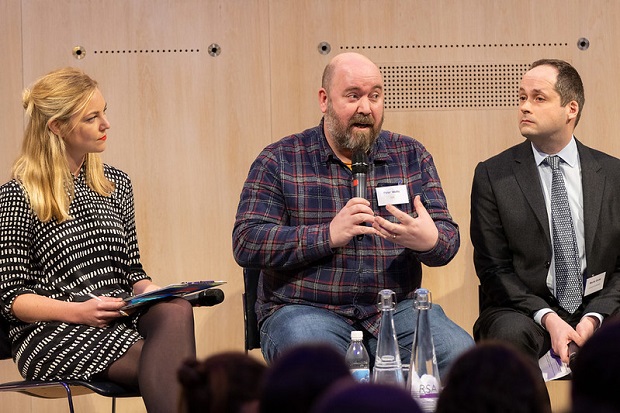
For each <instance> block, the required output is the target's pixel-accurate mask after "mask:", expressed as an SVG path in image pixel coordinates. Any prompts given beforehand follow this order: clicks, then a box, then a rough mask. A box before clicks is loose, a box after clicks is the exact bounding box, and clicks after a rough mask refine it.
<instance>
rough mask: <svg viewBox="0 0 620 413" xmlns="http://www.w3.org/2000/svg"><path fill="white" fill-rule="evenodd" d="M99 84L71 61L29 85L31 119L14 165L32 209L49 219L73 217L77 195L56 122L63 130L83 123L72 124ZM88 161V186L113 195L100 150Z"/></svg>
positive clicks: (26, 105) (27, 107) (27, 101)
mask: <svg viewBox="0 0 620 413" xmlns="http://www.w3.org/2000/svg"><path fill="white" fill-rule="evenodd" d="M96 89H97V82H96V81H95V80H93V79H91V78H90V77H89V76H88V75H86V74H85V73H84V72H82V71H81V70H79V69H74V68H70V67H69V68H64V69H59V70H56V71H54V72H51V73H48V74H47V75H45V76H43V77H42V78H41V79H39V80H37V81H36V82H35V83H34V85H33V86H32V87H31V88H30V89H25V90H24V93H23V97H22V101H23V105H24V109H25V110H26V116H27V124H26V130H25V131H24V141H23V143H22V151H21V155H20V157H19V158H18V159H17V161H16V162H15V165H13V177H14V178H15V179H17V180H18V181H19V182H20V183H21V184H22V185H23V187H24V188H25V190H26V193H27V194H28V198H29V201H30V206H31V208H32V210H33V211H34V213H35V214H36V215H37V217H38V218H39V219H40V220H41V221H43V222H47V221H50V220H51V219H53V218H55V219H56V220H57V221H58V222H64V221H66V220H68V219H70V218H71V216H70V215H69V206H70V204H71V200H72V199H73V197H74V185H73V176H72V175H71V171H70V170H69V164H68V161H67V158H66V153H65V151H66V149H65V143H64V140H63V139H62V137H61V136H59V135H57V134H56V133H54V132H53V131H52V130H51V129H50V125H51V124H52V122H56V124H57V125H58V130H59V131H61V133H62V134H66V133H69V132H71V131H72V130H73V128H74V127H75V126H76V125H77V122H74V123H73V124H71V119H72V117H73V116H75V115H81V114H82V113H83V112H84V111H85V110H86V107H87V105H88V103H89V102H90V99H91V98H92V96H93V94H94V93H95V90H96ZM84 166H85V173H86V183H87V184H88V186H89V187H90V188H91V189H92V190H93V191H95V192H97V193H98V194H100V195H103V196H109V195H110V194H111V193H112V191H113V190H114V184H113V183H112V182H110V181H109V180H108V179H107V178H106V177H105V175H104V173H103V163H102V161H101V158H100V157H99V155H97V154H95V153H89V154H87V155H86V158H85V159H84Z"/></svg>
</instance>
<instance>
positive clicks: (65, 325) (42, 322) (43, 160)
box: [0, 68, 195, 412]
mask: <svg viewBox="0 0 620 413" xmlns="http://www.w3.org/2000/svg"><path fill="white" fill-rule="evenodd" d="M23 104H24V108H25V110H26V115H27V117H28V120H27V126H26V130H25V133H24V141H23V147H22V153H21V155H20V157H19V158H18V159H17V161H16V162H15V165H14V167H13V179H12V180H11V181H9V182H8V183H6V184H4V185H2V186H1V187H0V311H1V313H2V316H3V317H5V318H6V319H7V320H8V322H9V323H10V326H11V329H10V337H11V340H12V350H13V356H14V359H15V361H16V363H17V366H18V368H19V370H20V373H21V374H22V376H24V377H25V378H28V379H39V380H50V379H59V378H64V379H73V378H75V379H87V380H88V379H91V378H105V379H108V380H111V381H114V382H117V383H119V384H122V385H125V386H127V387H133V388H138V387H139V389H140V392H141V394H142V397H143V399H144V402H145V405H146V407H147V409H148V411H149V412H157V411H161V412H171V411H175V410H176V406H177V402H178V393H179V391H178V388H177V389H176V391H174V389H173V388H172V387H171V386H174V383H176V370H177V369H178V367H179V366H180V365H181V362H182V360H184V359H186V358H188V357H195V340H194V321H193V313H192V308H191V305H190V304H189V303H188V302H187V301H185V300H182V299H178V300H173V301H168V302H164V303H160V304H156V305H154V306H151V307H148V308H147V309H145V310H142V311H137V312H135V313H133V314H130V315H126V314H125V313H123V312H122V311H121V307H122V306H123V302H122V298H123V297H127V296H129V295H131V294H139V293H142V292H146V291H150V290H153V289H155V288H158V287H157V286H156V285H155V284H153V283H152V282H151V279H150V277H149V276H148V275H147V274H146V273H145V271H144V270H143V268H142V265H141V263H140V253H139V250H138V242H137V237H136V228H135V223H134V201H133V191H132V186H131V182H130V180H129V177H128V176H127V175H126V174H125V173H123V172H122V171H120V170H118V169H115V168H113V167H111V166H108V165H106V164H103V163H102V161H101V160H100V158H99V155H98V154H99V153H101V152H103V151H104V150H105V148H106V145H107V139H108V134H107V132H108V129H109V128H110V123H109V121H108V118H107V115H106V107H107V105H106V101H105V99H104V97H103V95H102V94H101V91H100V90H99V87H98V85H97V82H96V81H94V80H93V79H91V78H90V77H89V76H87V75H86V74H85V73H83V72H82V71H80V70H77V69H73V68H65V69H60V70H57V71H54V72H52V73H49V74H48V75H46V76H44V77H42V78H41V79H39V80H38V81H37V82H36V83H35V84H34V85H33V86H32V88H31V89H26V90H25V91H24V95H23ZM170 338H173V340H170Z"/></svg>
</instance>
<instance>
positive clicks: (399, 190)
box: [377, 185, 409, 206]
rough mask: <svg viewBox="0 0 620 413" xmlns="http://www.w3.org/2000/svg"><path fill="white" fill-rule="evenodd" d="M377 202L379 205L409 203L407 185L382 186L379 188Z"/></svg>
mask: <svg viewBox="0 0 620 413" xmlns="http://www.w3.org/2000/svg"><path fill="white" fill-rule="evenodd" d="M377 203H378V204H379V206H386V205H388V204H391V205H401V204H408V203H409V194H408V193H407V186H406V185H394V186H381V187H379V188H377Z"/></svg>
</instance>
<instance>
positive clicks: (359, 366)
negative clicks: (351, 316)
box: [345, 331, 370, 383]
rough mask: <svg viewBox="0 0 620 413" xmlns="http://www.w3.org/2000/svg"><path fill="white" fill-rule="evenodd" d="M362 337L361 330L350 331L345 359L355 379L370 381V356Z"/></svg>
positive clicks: (363, 381)
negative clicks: (349, 342) (349, 341)
mask: <svg viewBox="0 0 620 413" xmlns="http://www.w3.org/2000/svg"><path fill="white" fill-rule="evenodd" d="M363 338H364V333H363V332H361V331H351V344H349V348H348V349H347V355H346V356H345V361H346V362H347V365H348V366H349V369H350V370H351V374H352V375H353V378H354V379H355V380H357V381H358V382H360V383H368V382H370V369H369V365H370V357H369V356H368V351H366V347H364V343H362V339H363Z"/></svg>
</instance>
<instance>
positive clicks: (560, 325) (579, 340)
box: [542, 313, 585, 364]
mask: <svg viewBox="0 0 620 413" xmlns="http://www.w3.org/2000/svg"><path fill="white" fill-rule="evenodd" d="M582 322H583V321H582ZM542 323H543V325H544V326H545V328H546V329H547V331H548V332H549V335H550V336H551V349H552V350H553V352H554V353H555V354H557V355H558V356H559V357H560V359H561V360H562V361H563V362H564V363H566V364H568V363H569V358H568V343H570V342H571V341H572V342H574V343H575V344H577V346H579V347H581V346H582V345H583V343H584V342H585V339H584V338H583V337H582V336H581V335H580V334H579V333H578V332H577V331H576V330H575V329H573V328H572V327H571V326H570V325H569V324H568V323H567V322H566V321H564V320H562V319H561V318H560V316H559V315H557V314H556V313H548V314H545V316H544V317H543V319H542Z"/></svg>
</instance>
